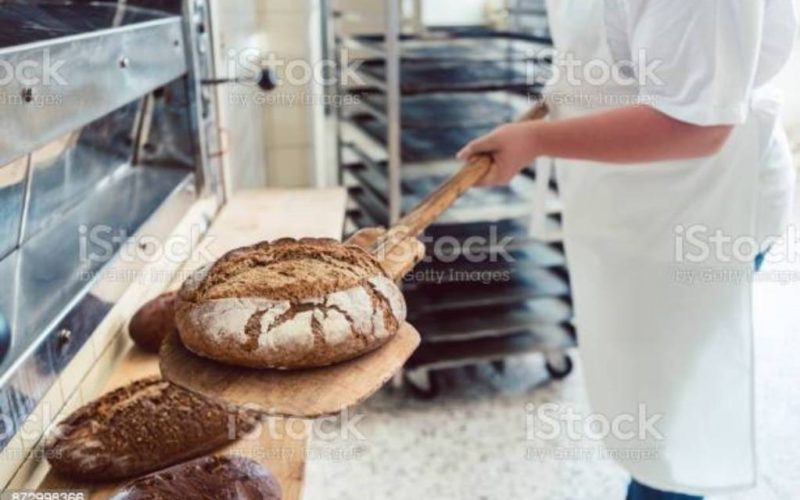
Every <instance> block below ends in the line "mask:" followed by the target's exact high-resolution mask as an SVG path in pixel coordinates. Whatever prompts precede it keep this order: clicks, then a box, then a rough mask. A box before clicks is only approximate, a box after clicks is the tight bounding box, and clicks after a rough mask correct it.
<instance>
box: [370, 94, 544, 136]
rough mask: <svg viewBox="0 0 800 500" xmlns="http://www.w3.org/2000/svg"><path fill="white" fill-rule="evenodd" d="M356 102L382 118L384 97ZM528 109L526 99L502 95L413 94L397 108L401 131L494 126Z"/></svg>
mask: <svg viewBox="0 0 800 500" xmlns="http://www.w3.org/2000/svg"><path fill="white" fill-rule="evenodd" d="M359 98H360V100H361V102H362V103H363V104H364V105H365V106H367V107H368V108H370V109H374V110H377V111H378V113H379V114H385V110H386V107H387V106H386V105H387V98H386V95H385V94H382V93H377V92H367V93H362V94H360V95H359ZM530 107H531V104H530V101H529V99H528V98H527V97H523V96H521V95H519V94H514V93H511V92H503V91H495V92H464V93H455V94H454V93H445V92H436V93H432V94H416V95H410V96H404V97H403V98H402V101H401V104H400V110H401V123H402V127H403V128H404V129H409V128H425V129H427V128H445V127H465V126H466V127H469V126H475V125H492V126H497V125H501V124H503V123H507V122H511V121H514V120H515V119H516V118H517V117H518V116H520V115H521V114H522V113H524V112H525V110H526V109H528V108H530Z"/></svg>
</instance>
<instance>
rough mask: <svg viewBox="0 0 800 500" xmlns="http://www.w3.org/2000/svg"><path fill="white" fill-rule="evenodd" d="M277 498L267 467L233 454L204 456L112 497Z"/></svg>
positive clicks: (116, 499) (148, 499) (167, 499)
mask: <svg viewBox="0 0 800 500" xmlns="http://www.w3.org/2000/svg"><path fill="white" fill-rule="evenodd" d="M184 498H186V499H192V500H280V499H281V498H282V495H281V486H280V484H278V480H277V479H275V476H273V475H272V473H270V471H269V470H267V468H266V467H264V466H263V465H261V464H259V463H258V462H256V461H254V460H250V459H249V458H244V457H240V456H236V455H232V456H219V457H203V458H198V459H197V460H192V461H191V462H186V463H183V464H180V465H176V466H175V467H170V468H169V469H165V470H162V471H159V472H156V473H153V474H150V475H149V476H145V477H142V478H139V479H137V480H135V481H132V482H131V483H130V484H127V485H126V486H125V487H124V488H123V489H122V490H120V491H119V492H117V493H116V494H115V495H114V496H113V497H112V498H111V500H180V499H184Z"/></svg>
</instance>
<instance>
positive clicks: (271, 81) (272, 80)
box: [201, 68, 278, 92]
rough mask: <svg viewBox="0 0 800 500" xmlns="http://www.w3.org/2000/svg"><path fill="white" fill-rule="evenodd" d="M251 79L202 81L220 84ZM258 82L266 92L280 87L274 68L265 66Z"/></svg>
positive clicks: (204, 83) (208, 83)
mask: <svg viewBox="0 0 800 500" xmlns="http://www.w3.org/2000/svg"><path fill="white" fill-rule="evenodd" d="M250 81H252V80H250V79H249V78H216V79H210V80H203V81H201V83H202V84H203V85H220V84H223V83H243V82H250ZM256 84H257V85H258V87H259V88H260V89H261V90H263V91H264V92H271V91H273V90H275V89H276V88H277V87H278V77H277V76H276V75H275V72H274V71H273V70H272V69H270V68H265V69H263V70H261V73H260V74H259V75H258V80H257V81H256Z"/></svg>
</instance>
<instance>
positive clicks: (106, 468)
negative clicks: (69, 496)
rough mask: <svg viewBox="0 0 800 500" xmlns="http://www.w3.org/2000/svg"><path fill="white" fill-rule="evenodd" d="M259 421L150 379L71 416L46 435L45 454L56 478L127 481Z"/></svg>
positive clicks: (221, 443) (226, 440) (252, 414)
mask: <svg viewBox="0 0 800 500" xmlns="http://www.w3.org/2000/svg"><path fill="white" fill-rule="evenodd" d="M258 418H259V415H258V414H256V413H255V412H250V411H245V410H242V409H238V408H235V407H233V406H231V405H228V404H225V403H221V402H216V401H213V400H210V399H206V398H204V397H202V396H198V395H195V394H194V393H191V392H189V391H187V390H185V389H181V388H180V387H178V386H175V385H172V384H170V383H169V382H166V381H163V380H161V379H160V378H158V377H150V378H146V379H142V380H138V381H136V382H132V383H131V384H128V385H126V386H124V387H121V388H119V389H116V390H114V391H112V392H109V393H107V394H106V395H104V396H102V397H100V398H99V399H97V400H96V401H94V402H92V403H89V404H87V405H85V406H83V407H81V408H79V409H78V410H76V411H75V412H74V413H72V414H71V415H70V416H69V417H67V418H66V419H65V420H64V421H63V422H61V423H59V425H58V426H57V427H56V428H55V430H54V431H53V432H52V434H51V435H50V436H49V437H48V441H47V444H46V445H45V456H46V457H47V461H48V462H50V465H52V467H53V469H55V470H56V471H57V472H59V473H60V474H62V475H64V476H67V477H70V478H73V479H77V480H80V481H88V482H98V481H114V480H119V479H127V478H131V477H136V476H139V475H141V474H146V473H148V472H152V471H155V470H159V469H162V468H164V467H167V466H169V465H173V464H176V463H179V462H182V461H184V460H188V459H190V458H195V457H198V456H201V455H205V454H206V453H209V452H211V451H213V450H215V449H217V448H219V447H221V446H224V445H226V444H228V443H231V442H233V441H235V440H236V439H238V438H240V437H242V436H243V435H245V434H247V433H249V432H250V431H252V430H253V429H254V428H255V427H256V425H257V424H258Z"/></svg>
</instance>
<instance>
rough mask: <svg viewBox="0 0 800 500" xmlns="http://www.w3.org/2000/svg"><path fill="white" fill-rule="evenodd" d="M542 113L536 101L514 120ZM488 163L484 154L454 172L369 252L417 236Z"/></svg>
mask: <svg viewBox="0 0 800 500" xmlns="http://www.w3.org/2000/svg"><path fill="white" fill-rule="evenodd" d="M545 116H547V106H546V105H544V104H539V105H537V106H535V107H534V108H532V109H531V110H530V111H528V112H527V113H525V115H523V116H522V117H521V118H520V119H519V120H517V121H520V122H522V121H528V120H539V119H542V118H544V117H545ZM492 163H493V161H492V157H491V156H490V155H485V154H484V155H478V156H475V157H474V158H472V159H471V160H470V161H469V162H468V163H467V164H466V165H465V166H464V167H463V168H462V169H461V170H459V171H458V173H456V174H455V175H454V176H453V177H451V178H450V179H449V180H448V181H447V182H445V183H444V184H442V185H441V186H439V187H438V188H437V189H436V190H435V191H433V192H432V193H431V194H430V195H428V197H427V198H425V200H424V201H423V202H422V203H420V204H419V206H417V208H415V209H414V210H412V211H411V212H409V213H408V214H407V215H406V216H405V217H403V218H402V219H400V220H399V221H398V222H397V224H395V225H394V226H393V227H392V228H391V229H390V230H388V231H387V232H386V233H385V234H384V235H382V236H381V237H380V238H378V240H377V241H376V242H375V243H374V244H373V245H372V247H371V248H370V252H371V253H372V254H373V255H376V256H378V255H385V254H386V253H387V252H388V251H389V250H391V248H392V247H394V246H396V245H398V244H399V243H400V242H402V241H403V240H404V239H405V238H416V237H417V236H419V235H420V234H421V233H422V232H423V231H425V229H426V228H427V227H428V226H430V225H431V224H432V223H433V221H435V220H436V219H438V218H439V217H440V216H441V215H442V214H443V213H444V212H445V211H446V210H447V209H448V208H450V207H451V206H452V205H453V203H455V202H456V200H458V198H460V197H461V195H462V194H464V193H465V192H466V191H468V190H469V189H470V188H472V187H474V186H475V185H476V184H477V183H478V182H479V181H480V180H481V179H483V178H484V177H485V176H486V174H488V173H489V171H490V170H491V168H492Z"/></svg>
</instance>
